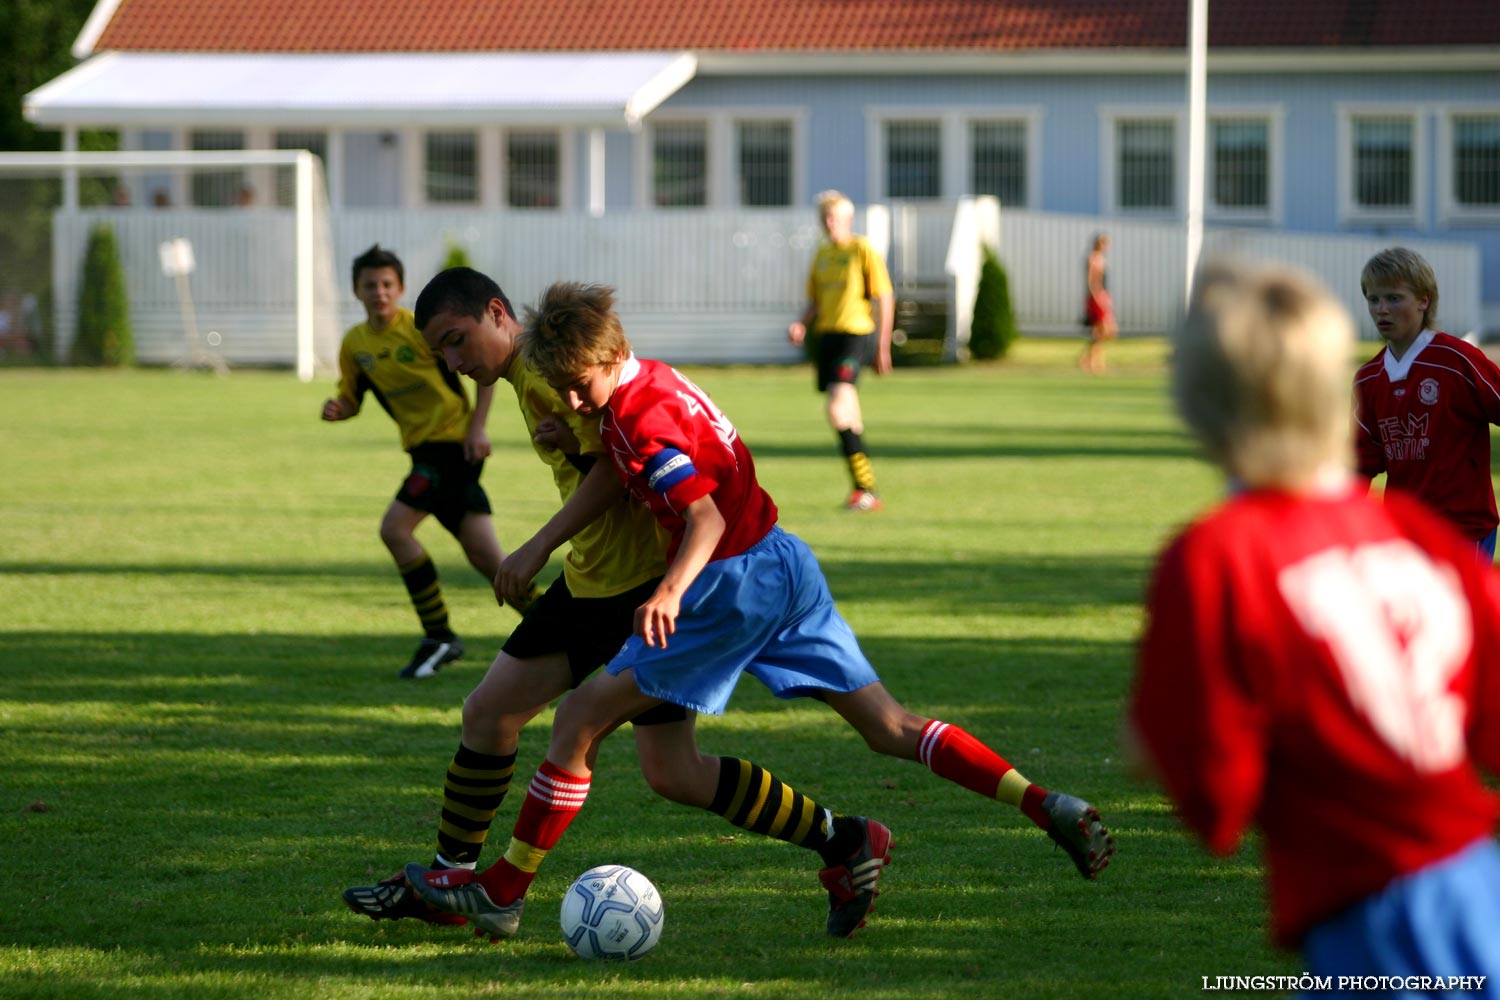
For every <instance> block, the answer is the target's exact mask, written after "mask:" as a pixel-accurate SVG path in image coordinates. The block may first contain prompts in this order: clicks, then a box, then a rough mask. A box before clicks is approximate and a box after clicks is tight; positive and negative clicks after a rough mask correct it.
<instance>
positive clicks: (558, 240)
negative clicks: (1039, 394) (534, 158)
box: [53, 198, 1480, 366]
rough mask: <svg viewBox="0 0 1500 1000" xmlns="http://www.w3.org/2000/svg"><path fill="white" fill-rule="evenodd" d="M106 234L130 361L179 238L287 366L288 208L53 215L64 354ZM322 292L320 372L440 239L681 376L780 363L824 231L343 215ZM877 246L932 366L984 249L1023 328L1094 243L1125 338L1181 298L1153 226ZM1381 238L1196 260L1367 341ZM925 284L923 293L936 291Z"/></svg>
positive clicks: (1074, 293)
mask: <svg viewBox="0 0 1500 1000" xmlns="http://www.w3.org/2000/svg"><path fill="white" fill-rule="evenodd" d="M106 220H107V221H108V222H109V223H110V224H111V225H112V227H113V229H114V232H115V236H116V240H117V241H118V243H119V246H120V252H121V257H122V260H123V262H124V265H125V274H126V283H127V291H128V294H129V299H130V305H131V314H132V319H133V321H134V326H135V334H136V342H137V352H138V355H139V357H140V359H141V360H142V361H145V362H147V363H169V362H171V361H174V360H178V359H180V358H181V357H182V353H183V343H184V340H183V321H182V314H181V308H180V302H179V300H178V298H177V294H176V288H175V286H174V284H173V283H172V282H171V281H170V280H168V279H166V278H164V277H163V276H162V272H161V267H160V262H159V259H158V248H159V246H160V244H161V243H162V242H163V241H165V240H168V239H172V238H174V237H187V238H189V239H190V240H191V241H192V242H193V245H194V248H195V256H196V259H197V270H196V271H195V273H194V274H193V276H192V282H191V290H192V295H193V304H194V307H195V309H196V312H197V320H198V324H199V327H200V328H201V330H203V331H213V332H215V333H216V334H218V335H219V337H220V338H221V340H222V346H221V347H220V349H219V350H220V352H221V353H222V355H223V356H224V357H225V359H226V360H228V361H229V362H230V363H231V364H233V363H248V364H291V363H293V361H294V358H295V349H296V336H295V329H296V326H297V306H296V303H297V285H296V272H295V269H294V268H293V267H291V266H290V262H291V260H292V258H293V256H294V254H293V247H294V246H295V233H294V228H293V227H294V219H293V213H292V212H291V211H290V210H286V209H275V208H249V209H202V210H185V209H168V210H149V209H136V210H131V209H124V210H121V209H93V210H84V211H78V212H58V213H57V215H56V217H55V225H54V240H53V256H54V260H53V273H54V291H55V293H56V298H55V302H56V308H57V326H58V329H59V330H60V331H65V335H64V336H63V337H60V338H59V342H60V343H61V344H66V343H67V342H70V341H71V339H72V324H73V317H74V315H75V305H76V302H77V276H78V273H79V270H80V267H81V261H82V259H83V249H84V246H85V245H86V241H87V235H88V232H89V230H90V228H91V226H92V225H93V224H94V223H96V222H99V221H106ZM330 224H331V230H332V235H331V238H330V239H329V241H328V242H329V243H330V244H331V246H332V251H331V256H330V255H329V254H326V253H325V254H324V255H323V256H324V258H325V259H323V260H322V261H321V273H320V280H319V282H318V285H319V290H320V291H319V296H318V305H319V308H318V317H317V324H316V327H317V329H316V347H317V356H318V359H319V361H320V362H321V363H322V364H323V365H324V366H327V365H329V364H331V362H332V361H333V359H334V356H335V352H336V347H337V343H338V338H339V335H340V334H341V332H342V330H343V329H344V328H346V327H347V326H349V325H352V324H353V323H355V322H358V321H359V320H360V319H361V318H363V315H362V313H361V311H360V309H359V306H358V303H356V302H355V300H354V298H353V295H352V292H351V291H350V276H349V273H348V267H349V262H350V261H352V259H353V258H354V257H355V256H356V255H357V254H358V253H360V252H361V251H363V250H364V249H365V248H367V247H368V246H370V244H372V243H375V242H379V243H381V244H382V245H384V246H387V247H389V248H390V249H392V250H394V251H395V252H396V253H398V254H400V255H401V257H402V258H403V260H404V261H405V262H406V265H407V284H408V288H407V303H408V304H410V303H412V302H413V301H414V300H415V298H416V294H417V292H418V291H419V290H420V288H421V286H422V285H423V284H424V283H425V281H426V279H427V277H428V276H430V275H431V274H433V273H434V272H435V271H436V270H437V268H438V267H439V266H440V265H441V264H442V262H443V259H444V257H445V256H446V254H447V252H448V248H449V244H450V243H457V244H458V245H460V246H462V247H463V248H464V250H465V252H466V253H467V254H468V257H469V259H470V260H471V261H472V262H473V264H474V266H476V267H478V268H480V269H481V270H484V271H487V272H489V273H490V274H492V275H493V276H495V277H496V279H497V280H499V281H500V283H501V285H502V286H503V287H504V288H505V289H506V291H507V293H508V294H509V295H510V297H511V299H512V302H513V304H514V305H515V306H516V307H517V309H522V308H523V307H524V306H525V305H526V304H527V303H530V302H532V301H534V300H535V299H536V298H537V296H538V295H539V294H540V292H541V291H542V290H543V289H544V288H545V287H546V286H547V285H548V284H550V283H551V282H553V281H556V280H564V279H565V280H578V281H589V282H602V283H606V284H610V285H613V286H614V287H615V288H616V289H617V290H618V292H619V301H620V308H621V315H622V318H623V320H624V321H625V325H626V330H627V332H628V333H629V335H630V336H631V338H632V340H633V342H634V343H635V345H636V347H637V349H638V350H640V351H641V352H642V353H643V354H649V355H652V356H656V357H661V358H664V359H666V360H670V361H674V362H679V363H689V362H691V363H792V362H796V361H798V360H799V359H800V357H801V355H800V353H799V352H798V351H797V350H795V349H793V348H792V347H791V346H790V345H789V344H788V343H787V342H786V338H785V330H786V324H787V323H788V322H789V321H790V320H791V319H792V318H794V317H795V316H796V315H797V314H798V313H799V312H800V311H801V309H802V307H803V305H804V303H805V297H806V280H807V278H806V275H807V266H808V261H809V259H810V258H811V255H812V252H813V250H814V248H815V246H816V243H817V240H818V239H819V238H820V236H821V232H820V230H819V227H818V225H817V221H816V219H815V218H813V213H812V212H810V211H808V210H805V209H788V210H756V211H722V212H721V211H709V212H700V211H683V212H642V213H622V214H615V215H609V216H605V217H603V218H595V217H592V216H589V215H586V214H582V213H580V214H558V213H555V212H535V213H532V212H518V211H509V212H494V213H478V212H432V211H405V212H402V211H394V212H387V211H383V212H357V213H356V212H342V213H339V214H338V215H336V216H334V217H332V218H331V219H330ZM867 225H868V226H869V228H870V230H871V231H872V236H873V237H874V238H875V239H876V240H877V241H878V242H885V241H887V240H888V256H889V259H890V262H891V270H892V277H893V279H894V280H895V281H896V283H897V287H898V292H899V291H901V290H903V289H905V290H907V291H911V290H913V289H919V288H923V287H925V288H926V289H927V290H928V291H929V292H932V294H935V295H937V296H939V297H941V298H942V299H943V300H945V301H946V302H947V304H948V316H949V321H948V322H949V326H948V342H947V345H946V346H947V351H946V354H947V356H948V357H949V358H952V357H953V356H955V354H957V353H958V352H959V350H960V349H961V347H962V345H963V344H964V343H965V342H966V341H967V339H968V327H969V318H970V316H971V315H972V307H973V301H974V293H975V290H976V287H977V281H978V273H979V246H980V243H981V241H984V242H990V243H992V244H994V245H996V246H997V249H998V252H999V255H1000V258H1001V261H1002V263H1003V264H1004V265H1005V267H1006V269H1007V272H1008V275H1009V279H1010V288H1011V295H1012V300H1013V302H1014V305H1015V308H1016V312H1017V318H1018V321H1019V325H1020V327H1021V329H1022V330H1023V331H1024V332H1026V333H1027V334H1032V335H1037V334H1057V333H1077V332H1080V331H1081V314H1082V305H1083V293H1084V256H1085V253H1086V251H1087V249H1088V247H1089V245H1090V243H1091V241H1092V238H1093V236H1094V234H1095V233H1096V232H1098V231H1100V230H1103V231H1106V232H1108V233H1109V235H1110V238H1111V249H1110V255H1109V260H1110V268H1109V284H1110V289H1111V291H1112V292H1113V293H1114V298H1115V302H1116V307H1117V309H1118V312H1119V316H1120V323H1121V328H1122V330H1123V331H1124V332H1125V333H1127V334H1129V333H1160V332H1162V331H1165V330H1167V329H1168V328H1169V327H1170V326H1171V324H1172V323H1173V322H1174V321H1175V319H1176V317H1177V316H1178V315H1179V313H1180V311H1181V308H1182V303H1183V298H1184V295H1183V283H1184V279H1183V272H1184V266H1183V261H1184V260H1185V257H1184V254H1185V250H1184V237H1183V231H1182V227H1181V226H1180V225H1173V224H1169V223H1146V222H1127V221H1122V220H1118V219H1112V220H1107V221H1101V220H1099V219H1096V218H1093V217H1088V216H1068V215H1057V214H1046V213H1037V212H1025V211H1009V210H1002V209H999V208H998V207H997V206H996V205H995V204H994V202H993V200H992V199H984V198H979V199H964V200H963V201H960V202H944V203H897V204H894V205H892V206H890V207H889V209H888V210H887V209H886V207H884V206H874V207H873V208H872V210H871V211H869V212H868V213H861V215H860V216H859V217H858V218H857V219H856V228H857V229H862V228H863V227H865V226H867ZM1388 242H1389V241H1388V240H1383V239H1377V238H1370V237H1353V236H1315V235H1306V234H1293V233H1285V232H1273V231H1232V230H1220V229H1214V228H1210V229H1209V230H1208V232H1207V234H1206V241H1205V252H1206V253H1215V252H1220V251H1234V252H1237V253H1240V254H1243V255H1247V256H1252V257H1259V258H1269V259H1277V260H1283V261H1287V262H1290V263H1293V264H1297V265H1299V266H1302V267H1305V268H1307V269H1309V270H1311V271H1313V272H1314V273H1316V274H1318V275H1319V276H1320V277H1321V278H1322V279H1323V281H1324V282H1325V283H1327V284H1328V286H1329V287H1330V288H1331V289H1333V291H1334V292H1335V293H1336V294H1338V295H1339V296H1340V298H1342V299H1343V300H1344V302H1345V303H1346V305H1347V306H1348V308H1349V309H1350V311H1351V312H1352V313H1353V314H1354V315H1355V317H1356V319H1357V320H1360V321H1361V322H1362V325H1363V326H1364V328H1365V332H1366V335H1367V336H1368V335H1371V334H1372V333H1373V331H1371V330H1369V329H1368V320H1367V319H1366V317H1365V312H1364V308H1363V302H1362V299H1361V297H1360V294H1359V286H1358V282H1359V271H1360V268H1361V267H1362V266H1363V264H1364V261H1365V260H1366V259H1367V258H1368V257H1369V256H1370V254H1372V253H1374V252H1375V251H1377V250H1379V249H1381V248H1382V247H1384V246H1386V245H1387V244H1388ZM1409 245H1411V246H1412V247H1413V248H1414V249H1417V250H1419V251H1421V252H1422V253H1423V254H1425V255H1426V256H1427V257H1428V259H1429V260H1431V261H1432V264H1433V266H1434V268H1435V269H1436V270H1437V274H1438V278H1439V282H1440V284H1441V287H1442V295H1441V300H1440V314H1439V318H1440V325H1441V326H1442V327H1443V328H1444V329H1446V330H1448V331H1449V332H1453V333H1464V332H1467V331H1469V330H1471V329H1474V328H1477V327H1478V326H1479V323H1480V268H1479V253H1478V250H1477V249H1476V248H1475V247H1474V246H1472V245H1469V244H1462V243H1438V242H1429V241H1410V242H1409ZM934 289H935V291H933V290H934Z"/></svg>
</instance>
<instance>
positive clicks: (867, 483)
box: [839, 430, 875, 493]
mask: <svg viewBox="0 0 1500 1000" xmlns="http://www.w3.org/2000/svg"><path fill="white" fill-rule="evenodd" d="M839 444H841V445H842V446H843V449H844V458H845V459H846V460H847V461H848V462H849V478H850V479H852V480H854V488H855V489H857V490H868V491H869V492H871V493H874V492H875V470H874V468H873V467H872V466H871V465H870V456H869V455H867V454H865V442H864V438H862V437H861V436H860V435H859V434H857V433H855V432H854V431H850V430H843V431H839Z"/></svg>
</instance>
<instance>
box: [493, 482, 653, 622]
mask: <svg viewBox="0 0 1500 1000" xmlns="http://www.w3.org/2000/svg"><path fill="white" fill-rule="evenodd" d="M624 491H625V487H624V484H622V483H621V482H620V477H619V476H618V475H616V474H615V470H614V468H613V467H612V466H611V465H610V464H609V462H608V461H606V460H604V459H596V460H595V461H594V466H593V468H591V469H589V471H588V474H587V475H585V476H584V477H583V481H582V482H580V483H579V484H578V488H577V489H576V490H574V491H573V495H572V496H570V497H568V501H567V503H565V504H563V505H562V507H560V508H559V509H558V511H557V513H556V514H553V515H552V516H551V517H550V518H548V520H547V523H546V524H544V525H542V526H541V528H539V529H538V530H537V532H536V534H534V535H532V536H531V537H530V538H528V539H527V540H526V541H525V542H523V543H521V544H520V545H518V546H517V547H516V548H515V549H513V550H512V551H511V553H510V554H509V555H508V556H506V557H505V558H504V559H503V560H501V562H500V571H499V572H498V573H496V574H495V597H496V598H497V599H498V600H499V601H500V603H502V604H504V603H505V602H506V601H507V600H508V601H510V602H511V603H512V604H514V603H518V602H520V601H524V600H525V599H526V595H527V593H528V592H529V591H530V589H531V581H532V580H534V579H535V578H536V575H537V574H538V573H540V572H541V571H542V567H543V566H546V565H547V560H548V558H550V557H551V555H552V553H553V552H555V551H557V549H558V547H559V546H561V545H562V544H563V543H564V542H566V541H567V540H568V539H570V538H572V537H573V536H574V535H576V534H578V532H580V531H582V530H583V529H584V528H586V527H587V526H588V525H590V524H592V523H593V522H594V521H596V520H598V518H599V517H600V515H602V514H603V513H604V512H605V511H606V510H609V508H610V507H611V506H613V505H614V504H615V503H617V502H619V499H620V495H621V494H622V493H624Z"/></svg>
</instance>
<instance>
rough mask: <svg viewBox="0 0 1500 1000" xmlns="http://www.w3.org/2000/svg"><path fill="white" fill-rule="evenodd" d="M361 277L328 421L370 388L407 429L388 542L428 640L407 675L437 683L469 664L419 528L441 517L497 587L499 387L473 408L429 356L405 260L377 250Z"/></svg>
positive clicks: (326, 410)
mask: <svg viewBox="0 0 1500 1000" xmlns="http://www.w3.org/2000/svg"><path fill="white" fill-rule="evenodd" d="M353 274H354V295H355V297H356V298H358V299H359V301H360V304H361V305H363V306H364V307H365V317H366V318H365V321H364V322H363V323H361V324H359V325H358V326H355V327H351V328H350V329H349V331H348V332H347V333H345V334H344V340H343V343H342V345H340V347H339V385H338V395H337V396H336V397H334V398H333V399H330V400H327V401H326V402H324V404H323V419H324V420H330V421H335V420H348V419H349V418H351V417H353V416H355V415H356V414H358V413H359V411H360V404H361V403H362V402H363V400H364V395H365V392H366V391H367V390H368V391H369V392H372V393H374V395H375V399H376V400H377V401H378V402H379V403H380V405H381V407H382V408H384V410H385V411H386V412H387V413H389V414H390V415H391V418H392V419H393V420H395V421H396V426H397V427H398V428H400V431H401V447H402V448H404V449H405V450H406V451H407V452H408V453H410V455H411V472H410V473H409V474H408V475H407V477H406V479H405V481H404V482H402V484H401V489H400V490H399V491H398V492H397V493H396V498H395V499H394V500H392V501H391V504H390V506H389V507H387V508H386V511H385V516H384V517H383V518H382V519H381V522H380V540H381V541H383V542H384V543H385V547H386V548H387V549H389V550H390V553H391V557H392V558H393V559H394V560H395V561H396V568H397V570H398V571H399V572H400V573H401V579H402V581H403V582H404V583H405V584H406V591H407V593H408V595H410V597H411V602H412V606H413V607H414V608H415V609H416V612H417V617H418V619H419V620H420V621H421V623H422V629H423V631H424V632H425V633H426V635H425V636H424V637H423V639H422V641H421V643H420V644H419V645H418V646H417V651H416V653H415V654H413V656H412V658H411V662H409V663H408V664H407V665H406V666H405V667H404V668H402V670H401V676H402V677H408V678H423V677H431V676H432V675H433V674H436V673H437V672H438V671H439V670H440V669H442V666H443V664H445V663H448V662H450V661H452V660H456V659H458V658H459V657H460V656H462V655H463V652H464V644H463V642H462V640H460V639H459V638H458V636H457V635H455V634H454V633H453V630H452V629H451V628H449V626H448V607H447V605H446V604H445V603H444V602H443V591H442V587H441V585H440V584H439V582H438V572H437V567H436V566H434V565H433V562H432V557H431V556H429V555H428V554H427V550H426V549H425V548H423V547H422V543H421V542H419V541H417V538H416V530H417V525H419V524H421V523H422V521H423V520H425V519H426V518H427V516H428V515H429V514H431V515H432V516H434V517H436V518H437V519H438V522H439V523H440V524H442V526H443V527H444V528H446V529H448V532H449V533H450V534H451V535H453V537H454V538H456V539H458V541H459V544H461V545H462V546H463V549H464V554H465V555H466V556H468V558H469V562H470V563H471V564H472V565H473V567H474V568H475V569H476V570H478V571H479V572H480V573H481V574H482V575H483V576H484V578H485V580H486V581H487V582H490V583H493V581H494V579H495V574H496V573H497V572H499V570H500V560H501V559H503V558H504V556H505V554H504V553H503V552H502V551H501V550H500V545H499V543H498V542H497V541H496V540H495V529H494V525H493V524H492V523H491V520H490V501H489V497H487V496H486V495H485V492H484V488H483V487H481V486H480V485H479V474H480V472H481V471H482V470H483V468H484V460H485V458H487V457H488V456H489V453H490V439H489V437H487V436H486V434H485V431H484V422H485V418H486V417H487V416H488V415H489V411H490V400H491V398H492V397H493V395H494V388H493V387H492V386H480V387H479V389H478V391H477V393H476V399H475V402H474V403H473V404H470V402H469V397H468V395H467V394H466V393H465V392H464V389H463V386H462V385H460V384H459V381H458V375H457V374H456V373H454V372H450V371H449V370H448V369H447V368H446V367H444V365H443V363H442V361H441V360H439V359H438V358H437V357H436V356H435V355H434V354H433V353H432V352H431V351H430V350H428V348H427V344H426V343H425V342H424V341H423V340H422V336H421V334H419V333H418V332H417V328H416V326H415V325H414V323H413V321H412V314H411V313H410V312H409V311H408V310H406V309H403V308H401V296H402V294H403V292H404V291H405V269H404V268H403V267H402V265H401V260H400V258H399V257H397V256H396V255H395V254H393V253H391V252H390V251H389V250H385V249H383V248H381V246H380V245H379V244H376V245H375V246H372V247H370V249H368V250H366V251H365V252H364V253H362V254H360V255H359V256H358V257H356V258H355V259H354V269H353Z"/></svg>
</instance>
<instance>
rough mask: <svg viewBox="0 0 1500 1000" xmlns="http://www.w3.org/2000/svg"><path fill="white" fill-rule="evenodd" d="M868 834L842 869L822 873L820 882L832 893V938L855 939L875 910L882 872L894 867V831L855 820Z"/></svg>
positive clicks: (856, 818)
mask: <svg viewBox="0 0 1500 1000" xmlns="http://www.w3.org/2000/svg"><path fill="white" fill-rule="evenodd" d="M853 819H854V821H855V822H856V823H858V824H859V825H860V827H861V829H862V830H863V831H864V838H863V839H862V840H861V841H860V845H859V850H857V851H855V852H854V853H853V854H851V855H849V860H847V861H845V862H844V863H843V864H841V865H832V866H830V867H828V868H824V869H823V870H822V871H820V872H818V880H819V881H821V882H822V883H823V888H825V889H827V890H828V933H829V935H830V936H832V937H840V938H847V937H853V936H854V932H855V931H857V930H859V929H860V928H861V927H863V926H864V925H865V918H866V917H868V916H869V915H870V913H871V911H873V910H874V909H875V897H876V896H878V895H880V891H879V890H878V889H876V888H875V886H876V883H878V882H879V881H880V872H881V869H883V868H884V867H885V866H886V865H888V864H890V863H891V847H892V845H893V843H894V842H893V841H892V840H891V831H890V830H888V829H886V828H885V826H884V825H883V824H881V823H877V822H876V821H875V820H873V819H865V818H864V817H863V816H855V817H853Z"/></svg>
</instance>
